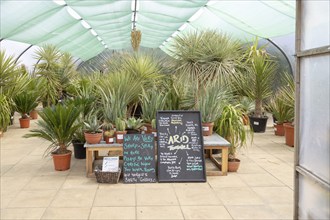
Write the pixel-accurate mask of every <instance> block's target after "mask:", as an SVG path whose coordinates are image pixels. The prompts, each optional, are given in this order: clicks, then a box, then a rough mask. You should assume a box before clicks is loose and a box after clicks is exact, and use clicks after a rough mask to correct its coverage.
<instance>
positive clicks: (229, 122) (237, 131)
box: [217, 105, 253, 172]
mask: <svg viewBox="0 0 330 220" xmlns="http://www.w3.org/2000/svg"><path fill="white" fill-rule="evenodd" d="M217 133H218V134H219V135H220V136H222V137H224V138H225V139H226V140H227V141H229V142H230V144H231V146H230V148H229V154H228V171H229V172H236V171H237V170H238V168H239V165H240V160H239V159H238V158H237V157H236V152H237V150H238V149H239V148H241V147H243V146H246V140H247V136H248V134H251V136H252V135H253V133H252V132H249V128H246V127H245V126H244V123H243V120H242V111H241V110H240V108H239V106H232V105H227V106H225V107H224V108H223V110H222V113H221V117H220V119H219V120H218V121H217Z"/></svg>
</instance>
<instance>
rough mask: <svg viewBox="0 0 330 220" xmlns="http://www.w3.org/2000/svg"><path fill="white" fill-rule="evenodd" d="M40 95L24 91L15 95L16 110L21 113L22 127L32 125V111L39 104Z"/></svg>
mask: <svg viewBox="0 0 330 220" xmlns="http://www.w3.org/2000/svg"><path fill="white" fill-rule="evenodd" d="M37 100H38V96H36V94H35V93H28V92H22V93H20V94H18V95H16V96H15V97H14V103H15V110H16V111H17V112H19V113H20V114H21V118H20V119H19V122H20V126H21V128H29V127H30V117H29V116H28V113H30V112H31V111H32V110H33V109H35V108H36V107H37V106H38V102H37Z"/></svg>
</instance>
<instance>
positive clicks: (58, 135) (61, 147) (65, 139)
mask: <svg viewBox="0 0 330 220" xmlns="http://www.w3.org/2000/svg"><path fill="white" fill-rule="evenodd" d="M79 113H80V112H79V109H77V108H76V107H75V106H72V105H69V106H63V105H56V106H52V107H47V108H44V109H43V111H42V112H40V113H39V115H40V117H41V118H42V119H43V120H39V121H38V122H37V125H38V129H32V130H31V132H30V133H28V134H26V135H24V137H26V138H30V137H39V138H42V139H45V140H47V141H49V142H50V145H49V147H48V148H47V150H46V151H45V154H48V153H56V154H65V153H68V150H67V147H68V146H69V145H70V143H71V140H72V137H73V134H74V133H75V131H76V130H77V129H78V128H79V125H77V124H75V122H76V120H77V118H78V117H79Z"/></svg>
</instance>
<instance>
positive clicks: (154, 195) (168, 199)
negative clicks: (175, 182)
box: [136, 188, 179, 206]
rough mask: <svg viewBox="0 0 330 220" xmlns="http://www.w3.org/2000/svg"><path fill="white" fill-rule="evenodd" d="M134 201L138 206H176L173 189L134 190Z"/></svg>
mask: <svg viewBox="0 0 330 220" xmlns="http://www.w3.org/2000/svg"><path fill="white" fill-rule="evenodd" d="M136 201H137V205H138V206H151V205H167V206H171V205H178V204H179V202H178V199H177V198H176V195H175V192H174V189H172V188H170V189H141V188H138V189H136Z"/></svg>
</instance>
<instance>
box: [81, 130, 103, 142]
mask: <svg viewBox="0 0 330 220" xmlns="http://www.w3.org/2000/svg"><path fill="white" fill-rule="evenodd" d="M84 136H85V140H86V142H87V143H88V144H98V143H100V142H101V140H102V136H103V134H102V133H101V132H100V133H94V134H92V133H87V132H84Z"/></svg>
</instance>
